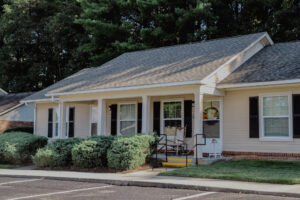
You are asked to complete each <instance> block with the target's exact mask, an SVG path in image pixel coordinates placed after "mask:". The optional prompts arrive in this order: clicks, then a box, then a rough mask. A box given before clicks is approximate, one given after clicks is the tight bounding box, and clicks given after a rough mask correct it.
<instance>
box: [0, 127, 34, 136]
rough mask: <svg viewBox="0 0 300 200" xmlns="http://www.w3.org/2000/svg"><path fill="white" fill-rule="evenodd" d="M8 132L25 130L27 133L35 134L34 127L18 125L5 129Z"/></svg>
mask: <svg viewBox="0 0 300 200" xmlns="http://www.w3.org/2000/svg"><path fill="white" fill-rule="evenodd" d="M8 132H25V133H30V134H33V127H16V128H10V129H7V130H6V131H5V133H8Z"/></svg>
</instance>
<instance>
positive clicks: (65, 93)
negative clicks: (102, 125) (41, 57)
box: [45, 80, 201, 100]
mask: <svg viewBox="0 0 300 200" xmlns="http://www.w3.org/2000/svg"><path fill="white" fill-rule="evenodd" d="M194 84H201V80H195V81H185V82H173V83H161V84H151V85H140V86H131V87H119V88H104V89H97V90H85V91H78V92H61V93H50V94H46V95H45V96H47V97H54V96H61V95H75V94H89V93H98V92H115V91H126V90H138V89H150V88H159V87H171V86H183V85H194ZM50 100H51V99H50Z"/></svg>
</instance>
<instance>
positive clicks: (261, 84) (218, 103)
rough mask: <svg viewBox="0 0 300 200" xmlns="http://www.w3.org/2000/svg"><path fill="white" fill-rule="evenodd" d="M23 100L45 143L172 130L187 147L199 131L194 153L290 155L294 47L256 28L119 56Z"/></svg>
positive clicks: (298, 87)
mask: <svg viewBox="0 0 300 200" xmlns="http://www.w3.org/2000/svg"><path fill="white" fill-rule="evenodd" d="M23 102H27V103H29V102H30V103H34V104H35V121H34V128H35V134H37V135H43V136H47V137H49V138H51V139H56V138H69V137H88V136H91V135H122V134H128V133H145V134H148V133H151V132H156V133H158V134H159V135H164V134H165V131H166V128H167V127H168V128H169V127H176V128H181V129H183V130H184V132H185V134H184V141H185V142H186V143H187V144H188V147H189V148H190V149H194V147H195V144H196V143H197V142H203V140H204V139H205V138H204V136H203V134H205V136H206V145H201V148H199V149H198V151H199V152H198V154H197V155H198V156H199V157H201V156H202V155H203V154H204V153H214V152H215V153H223V154H224V155H269V156H279V157H280V156H285V157H295V156H296V157H297V156H300V42H288V43H278V44H274V43H273V41H272V39H271V38H270V36H269V35H268V33H266V32H262V33H255V34H249V35H242V36H236V37H231V38H223V39H215V40H208V41H205V42H196V43H190V44H183V45H175V46H169V47H162V48H155V49H149V50H142V51H136V52H129V53H124V54H122V55H120V56H119V57H117V58H115V59H112V60H111V61H109V62H107V63H105V64H103V65H101V66H99V67H96V68H87V69H84V70H81V71H79V72H77V73H75V74H74V75H72V76H70V77H67V78H65V79H63V80H61V81H59V82H57V83H55V84H54V85H51V86H50V87H48V88H46V89H44V90H42V91H40V92H37V93H35V94H33V95H31V96H29V97H27V98H25V99H24V100H23ZM198 137H200V138H198ZM196 138H197V140H196ZM196 141H197V142H196Z"/></svg>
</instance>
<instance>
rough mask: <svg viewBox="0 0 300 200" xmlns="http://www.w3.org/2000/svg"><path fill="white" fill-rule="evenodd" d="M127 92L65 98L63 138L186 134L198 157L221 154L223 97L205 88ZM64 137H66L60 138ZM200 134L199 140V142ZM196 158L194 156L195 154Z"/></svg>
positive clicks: (61, 115) (62, 104)
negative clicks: (200, 144)
mask: <svg viewBox="0 0 300 200" xmlns="http://www.w3.org/2000/svg"><path fill="white" fill-rule="evenodd" d="M164 89H165V90H161V91H157V90H152V91H151V90H150V91H149V90H145V91H143V92H141V91H134V92H132V91H128V92H127V93H126V92H123V93H122V94H120V93H115V94H110V95H109V94H103V95H101V94H99V95H94V97H100V98H94V97H92V96H90V97H89V95H85V96H83V95H81V96H80V97H79V96H77V97H76V98H75V97H74V96H73V97H69V96H66V97H62V98H60V100H59V104H58V117H57V118H58V121H59V124H60V126H59V130H58V132H59V133H58V137H59V138H68V137H86V136H92V135H106V136H109V135H126V134H133V133H143V134H149V133H153V132H156V133H157V134H158V135H159V136H161V137H162V136H164V135H168V134H169V133H168V132H169V130H176V131H175V133H174V136H173V137H176V134H177V132H178V130H181V131H183V141H184V142H185V143H186V144H187V148H188V149H189V150H195V149H196V148H195V145H196V143H203V142H204V141H203V140H204V137H203V136H200V135H198V134H205V136H206V141H205V142H206V145H202V146H201V147H199V146H198V153H197V155H198V157H202V156H203V155H212V154H213V155H216V154H221V153H222V120H223V119H222V110H223V98H222V96H223V93H222V92H221V91H218V90H216V89H214V88H209V87H206V86H205V87H204V86H194V87H186V88H185V87H177V88H176V87H174V88H170V87H169V88H164ZM61 133H63V134H61ZM196 135H198V136H197V139H196ZM195 155H196V154H195Z"/></svg>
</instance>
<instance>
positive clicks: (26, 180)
mask: <svg viewBox="0 0 300 200" xmlns="http://www.w3.org/2000/svg"><path fill="white" fill-rule="evenodd" d="M40 180H43V179H42V178H40V179H25V180H21V181H10V182H5V183H0V186H1V185H10V184H14V183H26V182H33V181H40Z"/></svg>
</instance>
